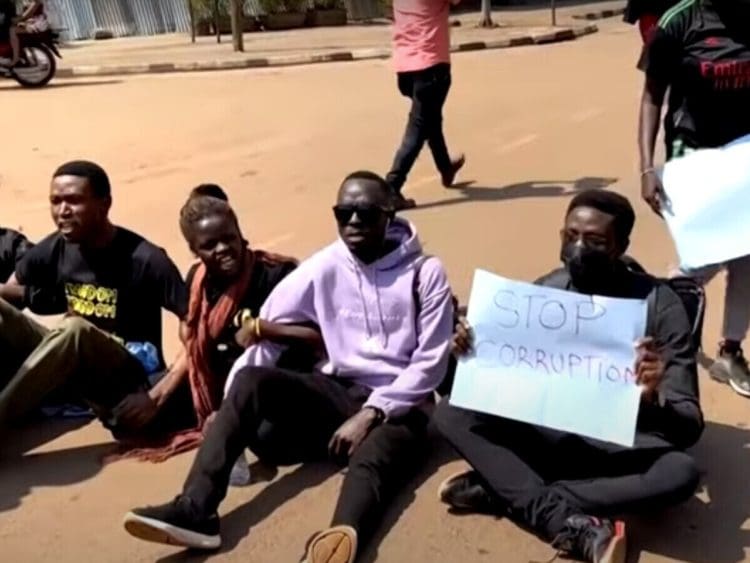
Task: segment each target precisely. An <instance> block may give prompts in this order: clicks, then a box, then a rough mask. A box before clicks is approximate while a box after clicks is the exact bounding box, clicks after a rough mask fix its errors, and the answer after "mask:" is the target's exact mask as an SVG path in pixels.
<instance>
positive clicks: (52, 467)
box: [0, 419, 112, 512]
mask: <svg viewBox="0 0 750 563" xmlns="http://www.w3.org/2000/svg"><path fill="white" fill-rule="evenodd" d="M88 422H89V421H88V420H80V419H79V420H45V421H42V422H39V423H35V424H33V425H31V426H28V427H25V428H22V429H17V430H16V429H14V430H13V441H11V442H8V445H7V447H3V449H2V451H1V452H0V483H2V487H0V512H3V511H7V510H12V509H14V508H17V507H18V506H20V504H21V500H22V499H23V498H24V497H25V496H26V495H28V494H29V492H30V491H31V490H32V489H33V488H36V487H62V486H65V485H72V484H74V483H79V482H81V481H85V480H87V479H90V478H91V477H93V476H94V475H96V474H97V473H99V471H100V470H101V469H102V456H103V455H104V454H105V453H107V452H108V451H109V450H111V449H112V444H94V445H89V446H81V447H76V448H68V449H64V450H56V451H51V452H42V453H34V454H27V453H26V452H28V451H31V450H33V449H35V448H36V447H38V446H40V445H42V444H45V443H47V442H50V441H52V440H54V439H55V438H57V437H58V436H61V435H62V434H65V433H66V432H69V431H71V430H75V429H77V428H81V427H82V426H85V425H86V424H88ZM24 454H25V455H24Z"/></svg>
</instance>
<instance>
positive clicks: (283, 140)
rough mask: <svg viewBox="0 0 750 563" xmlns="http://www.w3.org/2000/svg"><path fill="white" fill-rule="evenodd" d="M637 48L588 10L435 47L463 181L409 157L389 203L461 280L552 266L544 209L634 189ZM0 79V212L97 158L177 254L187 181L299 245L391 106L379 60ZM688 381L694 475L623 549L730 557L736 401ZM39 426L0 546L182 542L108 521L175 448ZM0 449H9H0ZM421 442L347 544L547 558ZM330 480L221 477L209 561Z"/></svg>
mask: <svg viewBox="0 0 750 563" xmlns="http://www.w3.org/2000/svg"><path fill="white" fill-rule="evenodd" d="M637 48H638V39H637V33H636V32H635V30H634V29H632V28H629V27H626V26H624V25H622V24H620V23H618V22H616V21H609V22H606V23H604V24H603V25H602V33H600V34H597V35H594V36H591V37H589V38H584V39H582V40H580V41H576V42H572V43H568V44H560V45H555V46H551V47H533V48H524V49H514V50H508V51H500V52H491V53H489V52H488V53H472V54H465V55H460V56H457V57H456V58H455V87H454V89H453V92H452V94H451V98H450V101H449V104H448V107H447V129H448V136H449V139H450V144H451V146H452V147H454V148H455V149H459V148H460V149H464V150H466V151H467V153H468V156H469V164H468V166H467V168H466V172H465V174H464V176H463V179H464V180H467V181H471V182H472V183H471V185H470V186H469V187H467V188H466V189H465V190H463V191H445V190H443V189H442V188H441V187H440V186H439V183H438V181H437V178H436V176H435V173H434V171H433V169H432V168H431V164H430V161H429V157H428V156H425V157H424V158H422V159H421V161H420V162H419V165H418V166H417V167H416V169H415V170H414V173H413V175H412V177H411V183H410V185H409V187H408V192H409V195H411V196H414V197H416V198H417V199H418V200H419V201H420V203H421V204H422V208H421V209H420V210H417V211H414V212H411V213H410V214H409V217H410V218H411V219H412V220H413V221H415V222H416V224H417V225H418V227H419V229H420V232H421V236H422V239H423V241H424V242H425V244H426V247H427V251H428V252H431V253H437V254H439V255H440V256H441V257H442V258H443V260H444V261H445V263H446V265H447V267H448V269H449V271H450V275H451V279H452V281H453V284H454V285H455V289H456V290H457V291H458V292H459V293H460V294H461V295H462V296H465V295H466V291H467V289H468V286H469V283H470V279H471V272H472V268H474V267H476V266H481V267H484V268H488V269H491V270H495V271H497V272H501V273H503V274H504V275H506V276H511V277H516V278H519V279H532V278H534V277H535V276H536V275H538V274H540V273H541V272H544V271H546V270H548V269H549V268H550V267H552V266H554V265H555V263H556V261H557V257H558V228H559V225H560V222H561V217H562V215H563V212H564V209H565V206H566V204H567V201H568V199H569V195H570V194H572V193H573V192H574V191H575V189H576V188H581V187H587V186H605V185H609V186H610V188H612V189H616V190H618V191H621V192H623V193H625V194H627V195H628V196H631V197H632V198H633V200H634V201H637V200H636V195H637V191H636V187H637V174H636V173H635V170H636V158H635V155H636V149H635V129H636V127H635V124H636V120H635V118H636V102H637V99H638V90H639V83H640V77H639V76H638V74H637V72H636V71H635V70H634V68H633V67H634V60H635V56H636V50H637ZM0 97H2V99H3V101H4V107H5V108H6V110H9V111H6V113H5V120H4V125H3V131H4V135H5V142H4V143H3V150H2V166H0V175H1V176H0V197H2V202H3V203H2V207H0V223H3V224H6V225H9V226H14V227H18V226H22V227H23V228H24V229H25V230H26V231H27V232H28V233H29V234H31V235H32V236H34V237H38V236H41V235H43V234H44V233H46V232H47V231H48V230H49V229H50V222H49V219H48V217H47V208H46V203H45V197H46V193H47V184H48V178H49V176H50V174H51V172H52V170H53V168H54V167H55V166H56V165H57V164H59V163H61V162H62V161H64V160H67V159H71V158H76V157H86V158H91V159H94V160H97V161H99V162H101V163H102V164H103V165H104V166H105V167H106V168H107V169H108V170H109V172H110V173H111V176H112V179H113V182H114V186H115V188H114V189H115V192H114V197H115V207H114V218H115V219H116V220H117V221H119V222H121V223H123V224H126V225H128V226H130V227H132V228H134V229H135V230H137V231H140V232H142V233H144V234H147V235H148V236H149V237H151V238H152V239H153V240H155V241H156V242H157V243H159V244H161V245H163V246H165V247H166V248H167V249H168V250H169V252H170V253H171V254H172V255H173V256H174V258H175V259H176V260H177V262H178V263H179V264H180V266H181V267H183V268H186V267H187V266H188V264H189V262H190V256H189V253H188V251H187V249H186V248H185V245H184V244H183V242H182V241H181V240H180V237H179V235H178V229H177V211H178V209H179V207H180V205H181V203H182V201H183V199H184V197H185V196H186V194H187V191H188V189H189V188H190V187H191V186H192V185H194V184H196V183H198V182H200V181H207V180H211V181H217V182H219V183H221V184H223V185H225V186H226V187H227V188H228V189H229V193H230V197H231V200H232V202H233V204H234V206H235V208H236V209H237V210H238V212H239V214H240V217H241V220H242V223H243V225H244V227H245V230H246V234H247V236H248V237H249V238H250V240H251V241H253V243H254V244H255V245H257V246H259V247H262V248H269V249H273V250H276V251H282V252H285V253H291V254H294V255H297V256H305V255H307V254H308V253H310V252H312V251H313V250H314V249H316V248H318V247H320V246H321V245H323V244H325V243H326V242H328V241H329V240H331V237H332V236H333V235H334V225H333V221H332V217H331V213H330V206H331V204H332V202H333V196H334V192H335V190H336V188H337V186H338V183H339V181H340V180H341V179H342V178H343V176H344V175H345V174H347V173H348V172H351V171H353V170H354V169H358V168H372V169H375V170H378V171H383V172H384V171H385V169H386V168H387V165H388V163H389V161H390V158H391V156H392V152H393V150H394V148H395V146H396V142H397V140H398V139H399V137H400V134H401V132H402V127H403V120H404V117H405V114H406V111H407V105H406V103H405V101H404V100H402V99H400V98H399V97H398V96H397V94H396V90H395V84H394V78H393V76H392V75H391V72H390V69H389V68H388V66H387V63H385V62H368V63H356V64H346V65H325V66H320V67H307V68H298V69H285V70H283V71H255V72H235V73H218V74H211V75H189V76H183V75H171V76H161V77H141V78H132V79H127V80H123V81H116V80H113V81H103V82H89V83H86V82H77V83H70V84H65V83H58V84H55V87H53V88H50V89H47V90H44V91H40V92H28V91H20V90H15V89H13V88H7V87H5V86H2V87H0ZM637 208H638V212H639V219H638V223H637V227H636V234H635V237H634V241H633V253H634V254H635V255H636V256H637V257H638V258H639V259H641V260H642V261H643V262H644V263H645V265H646V266H647V267H649V268H651V269H652V270H653V271H655V272H664V271H665V270H666V268H667V267H668V266H669V264H670V263H671V261H672V260H673V252H672V247H671V244H670V242H669V240H668V237H667V236H666V233H665V231H664V229H663V227H662V226H661V225H660V223H659V222H658V221H657V220H656V219H655V218H653V217H651V215H650V214H649V213H648V212H647V210H646V208H645V206H644V205H642V204H640V202H637ZM719 290H720V288H719V286H718V285H717V284H714V286H712V287H711V290H710V297H711V302H712V303H711V307H710V310H709V316H708V322H707V334H706V341H707V342H708V343H709V344H710V343H713V342H715V341H716V340H717V339H718V332H717V331H718V323H719V316H718V305H719V302H720V299H719V297H720V295H719V293H718V292H719ZM169 327H170V330H172V329H174V323H171V324H170V325H169ZM171 344H172V349H174V339H172V342H171ZM702 391H703V399H704V403H705V408H706V411H707V413H708V417H709V419H710V421H711V422H710V424H709V426H708V428H707V430H706V434H705V436H704V440H703V442H702V443H701V444H700V445H699V446H698V448H697V449H696V455H697V456H698V458H699V460H700V465H701V468H702V469H703V470H704V471H705V479H704V489H703V490H702V491H701V493H700V494H699V495H698V496H697V497H696V498H695V499H693V500H691V502H690V503H688V505H686V506H685V507H682V508H680V509H677V510H673V511H670V512H668V513H667V514H666V515H664V516H663V517H662V518H661V519H659V518H656V517H651V518H647V519H645V520H641V521H639V522H634V523H633V525H632V526H631V532H632V533H633V537H632V543H633V547H634V549H633V551H634V554H635V557H634V558H633V560H634V561H635V560H638V557H640V561H644V562H657V561H689V562H691V563H733V562H736V561H742V560H743V559H745V558H746V557H747V556H748V552H747V550H746V547H747V546H748V544H749V543H750V533H749V532H748V514H749V513H750V489H749V488H748V486H747V478H746V468H747V466H748V465H747V464H748V461H749V460H748V442H749V440H748V433H747V431H746V430H745V429H744V428H745V427H746V423H747V421H748V407H749V406H750V405H748V403H747V402H746V401H744V400H742V399H740V398H738V397H735V396H734V395H733V394H732V393H731V392H730V391H729V390H728V389H726V388H722V387H720V386H718V385H717V384H714V383H713V382H710V381H708V379H707V378H704V379H703V380H702ZM54 434H55V433H54V432H52V430H51V429H50V428H49V427H42V428H37V429H34V430H33V431H28V432H26V433H24V434H23V436H22V437H21V439H20V441H19V440H18V439H17V438H13V441H12V442H9V441H7V438H6V445H5V446H4V449H3V451H2V457H3V459H2V461H0V483H2V485H1V486H0V546H2V547H1V549H2V556H0V559H2V560H3V561H9V562H10V561H13V562H16V561H18V562H21V561H29V562H46V561H65V562H67V561H71V562H73V561H75V562H81V561H92V562H97V563H99V562H123V563H124V562H136V561H144V562H145V561H159V562H162V563H167V562H170V563H176V562H182V561H203V560H204V559H203V558H195V557H188V556H184V555H183V554H180V553H179V552H178V551H177V550H174V549H170V548H167V547H161V546H155V545H149V544H145V543H140V542H137V541H134V540H131V539H130V538H129V537H128V536H126V535H125V533H124V532H123V531H122V529H121V528H120V524H119V520H120V518H121V516H122V514H123V513H124V512H125V511H126V510H127V509H128V508H130V507H131V506H133V505H138V504H142V503H148V502H157V501H158V502H160V501H163V500H166V499H168V498H170V497H171V496H172V495H173V494H175V493H176V492H178V487H179V484H180V483H181V480H182V478H183V476H184V475H185V472H186V469H187V467H188V464H189V461H190V458H191V456H190V455H186V456H182V457H180V458H178V459H175V460H172V461H171V462H169V463H166V464H164V465H161V466H151V465H143V464H136V463H131V462H124V463H118V464H115V465H110V466H107V467H105V468H103V469H102V468H101V467H100V465H99V464H98V458H99V456H100V455H101V454H102V453H103V452H105V451H106V449H107V447H108V446H107V442H108V436H107V434H106V433H105V432H103V431H102V430H101V429H100V428H99V427H98V425H96V424H92V425H90V426H88V427H86V428H83V429H80V430H78V431H76V432H73V433H68V434H66V435H63V436H60V437H57V438H55V439H54V440H52V441H47V440H49V439H50V438H52V437H54ZM44 442H47V443H45V444H44V445H43V446H41V447H36V446H38V445H39V444H41V443H44ZM19 450H20V451H27V452H28V453H26V455H25V456H23V457H15V456H14V453H13V452H15V451H19ZM442 452H443V454H442V455H441V456H438V459H435V460H432V461H431V462H430V464H429V465H428V468H427V470H426V471H425V472H424V473H423V474H422V475H421V477H420V479H419V480H418V481H417V482H416V483H415V487H416V492H408V493H406V494H404V495H403V496H402V497H400V498H399V499H398V500H397V502H395V503H394V505H393V508H392V510H391V511H390V512H389V514H388V517H387V525H386V527H385V529H384V531H387V530H388V529H389V528H390V531H389V532H388V533H387V535H386V537H385V538H384V539H383V541H382V542H379V545H376V546H375V547H374V548H373V549H371V550H370V551H369V552H368V553H367V554H366V555H365V557H364V561H375V560H377V561H382V562H386V563H399V562H402V561H413V562H420V563H421V562H430V563H455V562H458V561H465V562H483V561H487V562H489V561H495V562H497V561H501V562H503V563H506V562H507V563H524V562H526V561H528V560H530V559H537V560H538V559H542V560H544V559H546V558H547V557H549V556H550V554H551V550H550V549H549V548H548V547H547V546H545V545H543V544H542V543H540V542H538V541H537V540H536V539H534V538H532V537H531V536H529V535H528V534H526V533H525V532H522V531H520V530H519V529H518V528H517V527H515V526H514V525H512V524H511V523H509V522H507V521H502V520H495V519H492V518H488V517H480V516H463V517H458V516H451V515H449V514H447V513H446V511H445V509H444V508H443V507H442V506H440V505H439V504H438V503H437V502H436V499H435V491H436V488H437V485H438V483H439V482H440V481H441V479H442V478H444V477H445V476H446V475H448V474H450V473H451V472H452V471H455V470H456V469H459V468H460V467H462V463H461V462H460V461H455V460H451V456H450V454H449V453H448V452H447V451H445V450H442ZM340 480H341V476H340V475H329V474H327V473H326V472H325V470H324V468H320V467H318V468H316V467H312V468H303V469H299V468H292V469H291V470H289V471H286V472H284V473H283V476H281V477H279V478H277V480H276V481H275V482H273V483H271V484H270V485H267V486H266V485H254V486H252V487H250V488H248V489H239V490H237V489H235V490H232V491H231V493H230V495H229V499H228V501H227V502H226V504H225V506H224V507H223V513H224V514H226V515H227V517H226V518H225V521H224V524H225V532H226V543H227V544H228V547H229V548H231V549H229V550H228V551H227V552H225V553H223V554H221V555H219V556H217V557H216V560H218V561H254V562H259V563H271V562H274V563H276V562H292V561H296V560H297V559H296V558H297V557H298V556H299V554H300V553H301V550H302V546H303V545H304V541H305V539H306V538H307V536H308V535H309V534H310V533H312V532H313V531H314V530H316V529H318V528H321V527H323V526H325V525H326V523H327V521H328V518H329V517H330V514H331V512H332V510H333V504H334V500H335V491H336V488H337V486H338V484H339V483H340ZM291 497H296V498H294V500H292V501H290V502H286V503H285V501H287V500H288V499H290V498H291ZM250 499H253V500H252V501H250ZM248 501H250V502H249V503H248ZM248 531H249V533H248Z"/></svg>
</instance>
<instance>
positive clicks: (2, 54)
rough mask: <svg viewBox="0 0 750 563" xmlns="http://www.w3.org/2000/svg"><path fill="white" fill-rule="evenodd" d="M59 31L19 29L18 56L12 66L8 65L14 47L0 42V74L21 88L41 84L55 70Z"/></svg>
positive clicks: (58, 56) (59, 57)
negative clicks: (18, 58) (19, 44)
mask: <svg viewBox="0 0 750 563" xmlns="http://www.w3.org/2000/svg"><path fill="white" fill-rule="evenodd" d="M59 37H60V36H59V34H58V33H57V32H55V31H52V30H49V31H43V32H41V33H22V34H20V35H19V40H20V43H21V60H20V62H19V63H18V64H17V65H16V66H15V67H13V68H11V66H10V61H11V57H12V56H13V51H12V49H11V47H10V43H8V42H3V43H0V78H11V79H13V80H15V81H16V82H18V83H19V84H20V85H21V86H23V87H24V88H41V87H42V86H46V85H47V84H48V83H49V81H50V80H52V79H53V78H54V76H55V73H56V72H57V61H56V60H55V57H57V58H58V59H62V55H61V54H60V50H59V49H58V48H57V46H58V44H59Z"/></svg>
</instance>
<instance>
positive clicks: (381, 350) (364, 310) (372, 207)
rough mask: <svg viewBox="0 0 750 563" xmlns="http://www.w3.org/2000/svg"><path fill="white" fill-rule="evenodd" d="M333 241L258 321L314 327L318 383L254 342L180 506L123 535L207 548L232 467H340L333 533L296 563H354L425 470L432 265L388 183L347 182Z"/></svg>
mask: <svg viewBox="0 0 750 563" xmlns="http://www.w3.org/2000/svg"><path fill="white" fill-rule="evenodd" d="M333 212H334V216H335V218H336V222H337V224H338V231H339V240H337V241H336V242H334V243H333V244H331V245H330V246H328V247H326V248H324V249H323V250H321V251H320V252H318V253H317V254H315V255H313V256H312V257H311V258H309V259H308V260H306V261H305V262H303V263H302V264H300V266H299V267H298V268H297V270H295V271H294V272H292V273H291V274H289V275H288V276H287V277H286V278H285V279H284V280H283V281H282V282H281V283H279V285H277V286H276V288H275V289H274V291H273V292H272V293H271V295H270V296H269V297H268V299H267V300H266V302H265V304H264V306H263V309H262V310H261V317H262V318H263V319H265V320H268V321H272V322H277V323H314V324H316V325H318V326H319V327H320V331H321V334H322V337H323V340H324V342H325V346H326V350H327V356H328V358H327V360H325V362H324V363H323V364H322V365H320V366H319V373H315V374H302V373H295V372H289V371H283V370H280V369H278V368H276V367H275V364H276V360H277V359H278V357H279V354H280V352H281V348H280V347H279V346H278V345H275V344H271V343H268V342H263V343H262V344H259V345H256V346H253V347H251V348H249V349H248V350H247V351H246V352H245V354H244V355H243V356H242V357H241V358H240V359H239V360H238V361H237V363H236V364H235V366H234V368H233V370H232V373H231V374H230V376H229V381H228V383H227V394H226V398H225V400H224V402H223V403H222V406H221V409H220V410H219V411H218V414H217V416H216V419H215V420H214V422H213V423H212V425H211V426H210V428H209V429H208V431H207V435H206V439H205V441H204V442H203V446H202V447H201V449H200V450H199V452H198V455H197V456H196V459H195V462H194V463H193V467H192V469H191V471H190V474H189V475H188V478H187V481H186V483H185V485H184V488H183V491H182V494H181V495H179V496H178V497H177V498H176V499H175V500H174V501H172V502H171V503H169V504H166V505H162V506H158V507H148V508H140V509H135V510H133V511H132V512H130V513H128V515H127V516H126V517H125V528H126V530H127V531H128V532H129V533H131V534H132V535H134V536H136V537H138V538H141V539H145V540H150V541H157V542H164V543H169V544H176V545H183V546H187V547H191V548H199V549H201V548H202V549H215V548H218V547H219V546H220V544H221V538H220V535H219V518H218V515H217V509H218V507H219V504H220V503H221V501H222V500H223V499H224V496H225V495H226V491H227V486H228V482H229V475H230V471H231V469H232V465H233V464H234V462H235V460H236V459H237V457H238V456H239V455H240V454H241V453H242V451H243V450H244V449H245V448H246V447H249V448H250V449H251V450H252V451H253V452H254V453H255V454H256V455H257V456H258V457H259V458H260V459H261V460H262V461H265V462H271V463H275V464H292V463H300V462H304V461H308V460H309V461H312V460H317V459H324V458H325V457H327V456H328V455H330V456H331V457H332V458H333V459H335V460H337V461H341V462H348V471H347V473H346V477H345V479H344V483H343V486H342V490H341V493H340V495H339V500H338V503H337V506H336V510H335V512H334V516H333V521H332V524H331V527H330V528H328V529H326V530H324V531H322V532H320V533H318V534H316V535H315V536H313V538H311V540H310V541H309V542H308V545H307V554H306V556H305V559H304V561H305V562H307V563H323V562H325V563H351V562H353V561H354V559H355V557H356V555H357V545H358V543H361V542H362V540H363V538H366V537H367V536H368V535H369V534H370V533H371V532H372V531H373V529H374V527H375V525H376V524H377V517H378V515H379V513H380V512H381V511H382V510H383V509H384V508H385V506H387V503H388V501H389V498H390V497H391V496H392V495H393V494H394V493H395V492H396V491H397V490H398V488H399V487H400V486H402V485H404V484H405V483H406V482H407V480H408V479H409V478H410V477H411V476H412V474H413V472H414V470H415V469H417V467H418V464H419V461H420V460H421V459H423V458H424V445H425V441H426V440H425V427H426V422H427V415H426V414H425V412H424V408H423V407H425V406H426V405H427V404H428V403H430V402H431V400H432V398H433V395H434V390H435V389H436V388H437V386H438V385H439V384H440V382H441V381H442V379H443V377H444V375H445V371H446V366H447V362H448V355H449V343H450V338H451V335H452V332H453V327H452V325H453V304H452V298H451V291H450V287H449V286H448V280H447V277H446V273H445V270H444V269H443V266H442V265H441V263H440V262H439V260H437V259H436V258H433V257H427V256H425V255H424V254H423V252H422V247H421V245H420V243H419V239H418V238H417V233H416V230H415V229H414V227H413V226H412V225H411V224H410V223H408V222H407V221H405V220H403V219H396V218H394V215H393V210H392V207H391V192H390V187H389V185H388V184H387V183H386V182H385V180H383V179H382V178H380V177H379V176H377V175H375V174H373V173H370V172H355V173H354V174H351V175H350V176H348V177H347V178H346V179H345V180H344V182H343V184H342V186H341V189H340V190H339V194H338V202H337V204H336V206H335V207H334V208H333Z"/></svg>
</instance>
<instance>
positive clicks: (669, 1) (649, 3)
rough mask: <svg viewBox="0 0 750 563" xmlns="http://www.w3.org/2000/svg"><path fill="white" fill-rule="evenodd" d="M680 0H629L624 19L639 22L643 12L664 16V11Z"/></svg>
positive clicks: (629, 21)
mask: <svg viewBox="0 0 750 563" xmlns="http://www.w3.org/2000/svg"><path fill="white" fill-rule="evenodd" d="M679 1H680V0H628V4H627V6H625V14H624V16H623V19H624V20H625V21H626V22H628V23H635V22H637V21H638V20H639V19H640V18H641V16H642V15H643V14H653V15H655V16H659V17H661V16H663V15H664V12H666V11H667V10H669V9H670V8H671V7H672V6H674V5H675V4H677V3H678V2H679Z"/></svg>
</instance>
